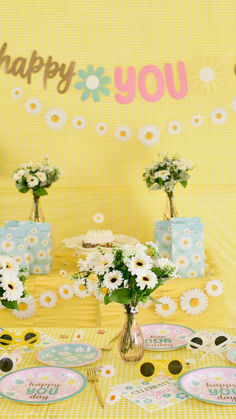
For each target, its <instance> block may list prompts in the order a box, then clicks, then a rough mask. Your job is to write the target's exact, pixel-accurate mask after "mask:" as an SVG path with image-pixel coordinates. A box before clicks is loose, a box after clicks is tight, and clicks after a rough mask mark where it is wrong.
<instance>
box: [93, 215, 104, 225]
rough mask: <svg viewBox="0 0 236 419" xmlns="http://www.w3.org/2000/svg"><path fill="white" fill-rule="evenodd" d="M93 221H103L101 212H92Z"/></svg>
mask: <svg viewBox="0 0 236 419" xmlns="http://www.w3.org/2000/svg"><path fill="white" fill-rule="evenodd" d="M93 221H94V222H95V223H99V224H100V223H103V221H104V215H103V214H101V213H100V212H96V214H94V216H93Z"/></svg>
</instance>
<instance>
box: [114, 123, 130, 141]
mask: <svg viewBox="0 0 236 419" xmlns="http://www.w3.org/2000/svg"><path fill="white" fill-rule="evenodd" d="M131 137H132V131H131V129H130V127H129V126H128V125H120V126H119V127H118V128H116V130H115V138H116V139H117V140H118V141H121V142H126V141H128V140H129V139H130V138H131Z"/></svg>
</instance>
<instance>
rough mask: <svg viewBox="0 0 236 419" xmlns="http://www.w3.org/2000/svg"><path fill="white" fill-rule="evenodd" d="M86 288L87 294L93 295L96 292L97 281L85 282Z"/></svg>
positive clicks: (89, 280)
mask: <svg viewBox="0 0 236 419" xmlns="http://www.w3.org/2000/svg"><path fill="white" fill-rule="evenodd" d="M87 288H88V292H89V294H91V295H92V294H94V293H95V292H96V291H97V281H92V280H91V279H88V280H87Z"/></svg>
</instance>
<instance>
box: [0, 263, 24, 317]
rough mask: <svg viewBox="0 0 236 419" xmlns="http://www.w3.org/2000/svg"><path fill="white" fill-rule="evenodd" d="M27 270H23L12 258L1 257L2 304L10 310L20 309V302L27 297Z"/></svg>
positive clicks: (0, 300)
mask: <svg viewBox="0 0 236 419" xmlns="http://www.w3.org/2000/svg"><path fill="white" fill-rule="evenodd" d="M27 276H28V270H27V268H22V267H20V265H19V264H18V263H17V262H16V261H15V259H13V258H12V257H10V256H0V303H1V304H2V305H3V306H5V307H7V308H9V309H18V301H19V300H20V299H22V298H24V297H25V296H26V291H25V288H24V284H25V281H26V278H27Z"/></svg>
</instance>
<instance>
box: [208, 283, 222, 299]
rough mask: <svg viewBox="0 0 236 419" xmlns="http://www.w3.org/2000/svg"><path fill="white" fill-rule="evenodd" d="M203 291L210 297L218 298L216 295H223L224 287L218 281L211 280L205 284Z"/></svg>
mask: <svg viewBox="0 0 236 419" xmlns="http://www.w3.org/2000/svg"><path fill="white" fill-rule="evenodd" d="M205 290H206V292H207V294H208V295H210V296H211V297H218V295H221V294H222V293H223V291H224V286H223V283H222V281H220V280H219V279H212V280H211V281H208V282H207V283H206V286H205Z"/></svg>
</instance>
